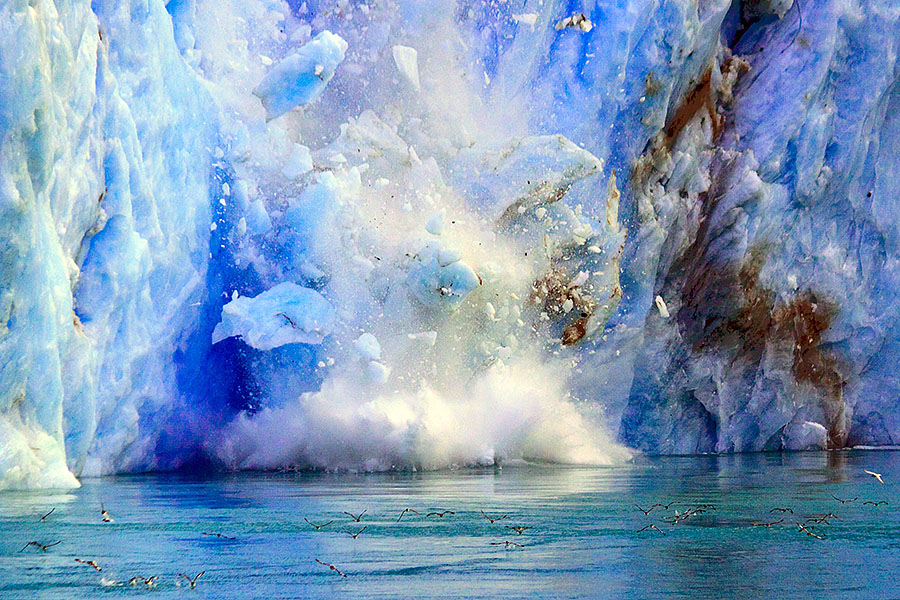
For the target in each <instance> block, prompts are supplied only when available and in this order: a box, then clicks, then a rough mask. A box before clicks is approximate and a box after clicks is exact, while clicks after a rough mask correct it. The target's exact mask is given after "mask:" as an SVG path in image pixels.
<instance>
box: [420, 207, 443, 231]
mask: <svg viewBox="0 0 900 600" xmlns="http://www.w3.org/2000/svg"><path fill="white" fill-rule="evenodd" d="M446 214H447V213H446V211H445V210H444V209H441V210H439V211H437V212H436V213H434V214H433V215H431V216H430V217H428V222H426V223H425V231H427V232H428V233H430V234H431V235H441V234H442V233H444V215H446Z"/></svg>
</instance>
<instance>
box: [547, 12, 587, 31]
mask: <svg viewBox="0 0 900 600" xmlns="http://www.w3.org/2000/svg"><path fill="white" fill-rule="evenodd" d="M566 27H573V28H575V29H578V30H579V31H583V32H584V33H587V32H589V31H590V30H591V29H593V28H594V24H593V23H591V20H590V19H588V18H587V17H586V16H585V15H584V13H578V14H575V15H572V16H571V17H566V18H565V19H563V20H562V21H560V22H559V23H557V24H556V29H557V31H559V30H561V29H565V28H566Z"/></svg>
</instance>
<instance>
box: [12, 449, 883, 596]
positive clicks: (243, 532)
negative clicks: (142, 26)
mask: <svg viewBox="0 0 900 600" xmlns="http://www.w3.org/2000/svg"><path fill="white" fill-rule="evenodd" d="M864 468H868V469H870V470H875V471H877V472H881V473H884V475H885V479H886V481H888V482H889V484H888V485H884V486H882V485H880V484H878V483H877V482H875V481H874V480H873V479H872V478H871V477H869V476H867V475H865V474H864V473H863V469H864ZM893 481H900V453H898V452H852V451H851V452H821V453H794V454H755V455H732V456H704V457H638V458H637V459H635V460H634V461H633V462H632V463H630V464H628V465H625V466H619V467H610V468H602V469H591V468H563V467H553V466H541V465H538V466H528V467H521V468H519V467H516V468H504V469H480V470H460V471H445V472H437V473H388V474H367V475H353V474H344V475H333V474H305V473H304V474H301V473H273V474H240V475H231V476H222V477H216V478H204V479H198V478H191V477H185V476H180V475H154V476H133V477H116V478H109V479H98V480H86V481H85V482H84V485H83V487H82V488H80V489H79V490H75V491H73V492H70V493H65V494H59V493H6V494H0V556H2V560H0V597H3V598H16V597H21V598H32V597H35V595H36V591H38V592H39V591H40V590H42V589H52V588H53V586H64V587H65V589H66V590H67V591H66V594H65V597H67V598H94V597H96V596H97V595H98V594H99V593H100V591H99V590H100V589H101V588H99V587H98V586H99V580H98V579H97V577H95V574H94V573H93V572H92V570H91V569H78V568H73V565H74V566H75V567H77V566H79V565H77V564H75V563H74V561H73V560H72V558H74V557H82V556H89V557H91V558H95V559H96V560H98V562H100V563H101V564H102V565H104V572H103V575H104V576H105V577H107V578H108V579H109V580H114V581H121V580H127V579H128V577H131V576H134V575H142V576H150V575H156V574H158V575H160V576H161V583H160V588H159V590H158V592H160V593H161V595H163V596H165V595H166V593H173V594H174V593H177V591H178V588H176V587H175V578H174V576H175V574H176V573H178V572H194V573H196V572H199V571H201V570H204V569H205V570H207V574H206V575H204V580H203V581H201V582H200V583H198V589H197V591H198V592H200V593H205V594H208V595H209V596H210V597H238V596H246V597H280V596H285V595H287V596H290V597H319V598H324V597H333V596H335V595H342V596H345V597H353V598H397V597H417V598H486V597H496V596H498V595H499V596H502V595H511V596H514V597H534V598H544V597H565V598H577V597H585V598H594V597H603V598H633V597H637V598H658V597H680V598H716V599H721V598H747V597H778V598H782V597H797V598H805V597H812V596H813V595H814V590H815V589H816V588H818V589H820V590H826V591H828V592H830V593H829V594H826V595H831V596H832V597H851V598H853V597H856V598H873V597H881V596H884V594H883V593H882V592H883V591H884V590H887V589H892V588H889V587H888V586H890V585H893V582H892V581H891V580H890V577H891V576H890V573H891V572H892V571H893V569H895V568H897V567H900V559H898V556H900V555H898V553H897V549H898V547H900V543H898V542H896V541H895V540H896V539H900V520H898V517H897V516H895V514H894V513H893V512H892V511H891V510H888V508H889V507H890V506H894V505H896V504H900V497H898V494H897V493H896V491H895V488H896V487H897V486H894V485H893V484H892V482H893ZM832 495H836V496H839V497H852V496H859V497H860V501H859V502H858V503H856V504H848V505H846V506H840V505H838V504H837V503H836V501H834V500H833V498H832ZM869 497H871V498H873V499H875V498H877V499H885V500H889V501H890V502H891V504H890V505H889V506H888V507H885V506H879V507H877V508H876V507H872V506H862V505H861V502H862V499H863V498H869ZM101 499H102V501H103V502H104V504H105V505H106V507H107V509H108V510H109V511H110V513H111V514H112V516H113V518H114V519H115V523H112V524H104V523H102V522H101V521H100V515H99V505H100V501H101ZM672 501H675V502H676V504H675V505H672V506H671V507H670V509H663V508H656V509H654V511H651V512H650V513H649V514H648V515H644V514H643V512H641V511H639V510H637V509H636V508H635V507H634V505H635V504H638V505H641V506H642V507H645V508H646V507H649V506H651V505H652V504H654V503H657V502H661V503H669V502H672ZM698 504H711V505H714V507H715V509H711V508H708V509H707V510H706V511H705V512H703V513H698V514H696V515H694V516H692V517H690V518H686V519H684V520H682V521H679V522H678V523H677V524H673V523H671V522H667V521H666V520H664V519H663V517H666V518H670V517H672V515H674V514H676V512H675V511H680V513H683V512H684V511H686V510H690V509H691V507H692V506H696V505H698ZM53 506H57V512H55V513H54V515H53V517H54V518H52V519H49V520H48V521H47V522H45V523H40V524H38V523H36V517H34V515H33V513H36V512H37V511H44V512H46V510H49V509H50V508H51V507H53ZM780 506H788V507H791V508H792V509H793V510H794V513H792V514H785V515H784V516H783V518H784V522H783V523H782V524H780V525H777V526H773V527H770V528H760V527H753V526H752V524H753V523H754V522H761V521H766V520H771V521H775V520H776V519H777V518H780V517H781V515H773V514H772V513H771V512H770V510H771V509H772V508H773V507H780ZM404 508H412V509H414V510H417V511H419V514H414V513H409V514H407V516H406V517H405V518H404V519H403V520H402V521H400V522H398V520H397V518H398V515H399V514H400V512H401V511H402V510H403V509H404ZM447 509H450V510H452V511H453V514H447V515H446V516H445V517H444V518H439V517H431V518H427V517H426V516H425V514H426V513H427V512H428V511H431V510H447ZM363 510H366V511H367V512H366V515H365V516H364V517H363V519H362V521H361V523H360V524H359V525H356V524H355V523H352V522H351V521H350V519H349V517H347V516H346V515H344V512H345V511H346V512H352V513H354V514H358V513H360V512H362V511H363ZM482 510H484V511H485V512H487V513H488V514H490V515H492V516H494V517H497V516H500V515H503V514H506V515H507V518H506V519H503V520H500V521H498V522H496V523H490V522H488V520H487V519H485V518H484V517H483V516H482V515H481V511H482ZM831 511H834V512H836V513H838V514H839V517H840V518H839V520H835V521H834V522H833V524H832V525H830V526H824V525H822V526H820V528H821V529H822V530H823V532H824V533H825V535H824V537H825V539H824V540H816V539H814V538H811V537H808V536H806V535H804V534H803V533H802V532H800V531H799V530H798V528H797V527H796V525H795V524H794V523H795V521H799V520H802V519H805V518H807V517H808V516H809V515H812V514H815V513H825V512H831ZM304 517H307V518H308V519H309V520H310V521H313V522H316V523H321V522H327V521H329V520H334V523H333V524H332V525H329V526H327V527H324V528H323V529H322V530H320V531H315V530H314V529H313V528H311V527H310V526H309V525H307V524H306V523H305V522H304V520H303V519H304ZM648 523H655V524H657V525H658V526H659V527H660V528H661V529H663V530H664V532H665V534H664V535H661V534H658V533H656V532H654V531H652V530H651V531H650V535H648V534H647V532H644V533H640V534H638V533H636V530H638V529H640V528H641V527H643V526H645V525H647V524H648ZM351 525H352V529H353V530H357V529H359V528H361V527H362V526H363V525H364V526H366V530H365V532H364V533H363V534H361V535H359V536H358V538H357V539H353V538H352V537H351V536H350V535H348V534H347V533H346V530H347V529H350V528H351ZM513 525H521V526H524V527H529V528H530V529H527V530H524V531H523V533H522V534H521V535H519V534H517V533H516V532H515V531H514V530H510V529H507V526H513ZM204 532H219V533H223V534H225V535H228V536H234V537H235V538H236V539H235V540H227V539H222V538H216V537H212V536H204V535H202V533H204ZM35 536H40V538H41V539H42V540H44V539H46V540H50V539H51V538H54V539H55V538H58V539H62V540H63V544H61V545H60V546H58V547H55V548H54V549H53V551H51V552H47V553H40V552H34V553H26V552H21V553H20V552H19V550H20V549H21V547H22V544H24V542H25V541H30V539H31V538H33V537H35ZM504 540H512V541H514V542H516V543H522V544H523V545H524V548H517V547H512V548H510V549H506V548H505V547H503V546H492V545H491V544H492V543H500V542H502V541H504ZM316 558H319V559H321V560H323V561H326V562H329V563H331V564H335V565H338V566H339V567H341V568H342V569H343V570H345V571H346V572H347V573H348V575H349V576H348V578H347V579H343V578H336V577H335V576H334V574H333V573H331V572H330V571H329V570H328V569H327V568H322V567H321V565H318V564H317V563H315V562H314V561H315V559H316ZM873 565H877V566H878V568H877V569H873V568H872V566H873ZM861 573H865V576H864V577H862V576H861V575H860V574H861ZM201 584H202V585H201ZM102 591H103V595H104V596H107V595H110V596H116V595H120V592H121V595H124V594H125V593H131V592H132V590H130V589H129V588H127V587H126V588H121V589H120V588H116V587H114V586H113V587H109V588H103V590H102ZM37 595H40V594H37Z"/></svg>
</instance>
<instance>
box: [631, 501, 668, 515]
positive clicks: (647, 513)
mask: <svg viewBox="0 0 900 600" xmlns="http://www.w3.org/2000/svg"><path fill="white" fill-rule="evenodd" d="M657 506H661V505H660V504H654V505H653V506H651V507H650V508H648V509H646V510H644V509H643V508H641V507H640V506H638V505H637V504H635V505H634V507H635V508H636V509H638V510H639V511H641V512H642V513H644V514H645V515H649V514H650V512H651V511H652V510H653V509H654V508H656V507H657ZM666 510H669V509H666Z"/></svg>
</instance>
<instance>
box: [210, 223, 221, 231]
mask: <svg viewBox="0 0 900 600" xmlns="http://www.w3.org/2000/svg"><path fill="white" fill-rule="evenodd" d="M218 228H219V226H218V225H217V224H216V222H215V221H213V222H212V223H210V224H209V230H210V231H215V230H216V229H218Z"/></svg>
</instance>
